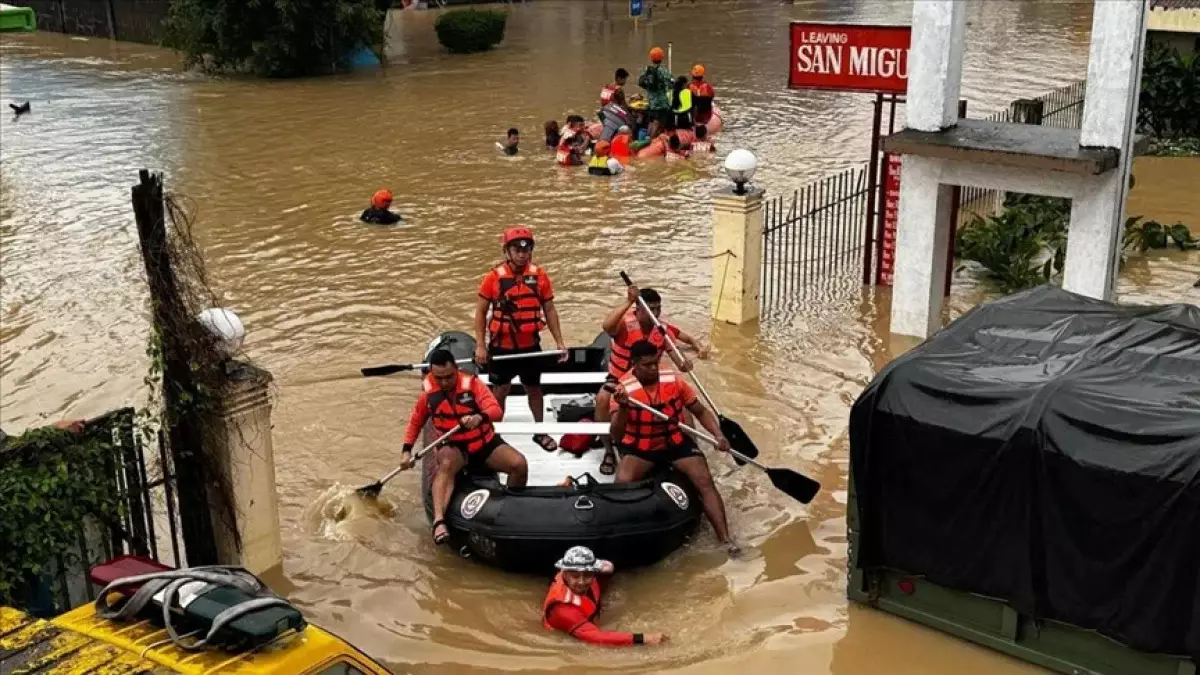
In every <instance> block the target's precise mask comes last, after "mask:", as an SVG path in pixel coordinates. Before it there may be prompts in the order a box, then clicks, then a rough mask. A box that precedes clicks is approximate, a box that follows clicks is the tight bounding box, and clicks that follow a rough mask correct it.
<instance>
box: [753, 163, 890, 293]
mask: <svg viewBox="0 0 1200 675" xmlns="http://www.w3.org/2000/svg"><path fill="white" fill-rule="evenodd" d="M869 189H870V186H869V185H868V183H867V167H866V166H865V165H864V166H862V167H859V168H854V169H847V170H845V171H842V172H841V173H838V174H834V175H832V176H829V177H826V178H822V179H820V180H818V181H815V182H813V183H810V184H809V185H806V186H804V187H802V188H800V189H799V190H796V191H794V192H793V193H792V194H791V196H790V197H788V196H787V195H780V196H779V197H775V198H773V199H770V200H768V201H767V202H766V203H765V204H764V205H763V234H762V236H763V252H762V281H761V284H760V294H759V298H760V300H759V302H760V306H761V307H762V308H763V309H764V310H767V309H772V308H778V307H781V306H783V305H785V304H786V303H787V301H789V300H790V299H792V298H794V297H795V296H796V295H797V293H798V292H799V291H800V290H802V289H803V288H804V287H806V286H808V285H810V284H811V283H812V282H814V281H816V280H818V279H826V278H830V277H833V276H834V275H835V274H839V275H841V273H844V272H849V271H851V270H853V271H854V272H855V274H857V275H861V273H862V265H863V256H864V249H865V248H866V241H865V234H866V233H865V232H864V228H865V227H866V226H867V201H868V200H867V195H868V192H869ZM841 276H843V277H845V278H850V277H849V275H841ZM853 278H854V279H856V280H857V278H858V277H853ZM855 283H856V284H857V281H856V282H855Z"/></svg>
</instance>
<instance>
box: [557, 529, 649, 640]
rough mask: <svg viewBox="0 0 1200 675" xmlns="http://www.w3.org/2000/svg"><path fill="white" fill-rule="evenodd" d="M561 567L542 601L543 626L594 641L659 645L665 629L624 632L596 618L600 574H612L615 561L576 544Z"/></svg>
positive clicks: (598, 603) (561, 562) (561, 561)
mask: <svg viewBox="0 0 1200 675" xmlns="http://www.w3.org/2000/svg"><path fill="white" fill-rule="evenodd" d="M554 566H555V567H557V568H558V569H559V570H561V571H560V572H559V573H558V575H556V576H555V577H554V582H553V583H551V584H550V590H549V591H547V593H546V599H545V601H543V602H542V626H544V627H545V628H546V630H560V631H562V632H564V633H566V634H567V635H570V636H571V637H573V638H576V639H578V640H583V641H584V642H587V643H590V644H594V645H608V646H614V647H616V646H624V645H641V644H646V645H657V644H662V642H663V641H664V640H666V639H667V636H666V635H664V634H662V633H620V632H617V631H606V630H600V629H599V628H598V627H596V624H594V623H592V619H594V618H595V617H596V614H598V613H599V612H600V581H599V580H598V579H597V578H596V575H597V574H605V575H608V574H612V573H613V564H612V563H610V562H609V561H607V560H597V559H596V555H595V554H594V553H592V550H591V549H589V548H587V547H586V546H573V547H571V548H570V549H568V550H567V553H566V555H564V556H563V557H562V559H561V560H559V561H558V562H557V563H555V564H554Z"/></svg>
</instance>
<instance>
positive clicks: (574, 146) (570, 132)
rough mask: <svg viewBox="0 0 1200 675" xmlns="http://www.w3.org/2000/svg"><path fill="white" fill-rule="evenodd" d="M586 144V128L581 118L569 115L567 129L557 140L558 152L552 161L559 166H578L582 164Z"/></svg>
mask: <svg viewBox="0 0 1200 675" xmlns="http://www.w3.org/2000/svg"><path fill="white" fill-rule="evenodd" d="M587 144H588V138H587V126H586V125H585V124H584V121H583V118H582V117H580V116H579V115H570V116H568V117H567V128H566V130H565V131H563V134H562V137H561V138H560V139H559V142H558V152H557V153H556V154H555V157H554V159H555V161H557V162H558V165H559V166H579V165H580V164H583V151H584V149H585V148H586V147H587Z"/></svg>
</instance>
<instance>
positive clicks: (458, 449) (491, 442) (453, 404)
mask: <svg viewBox="0 0 1200 675" xmlns="http://www.w3.org/2000/svg"><path fill="white" fill-rule="evenodd" d="M503 417H504V411H502V410H501V409H500V404H499V403H498V402H497V401H496V398H495V397H494V396H492V392H490V391H488V388H487V385H485V384H484V383H483V382H482V381H480V379H479V378H477V377H475V376H474V375H471V374H470V373H464V372H461V371H459V369H458V364H457V363H455V362H454V355H453V354H451V353H450V352H449V351H447V350H445V349H435V350H434V351H433V353H431V354H430V355H429V374H428V375H426V376H425V380H424V381H423V382H422V383H421V395H420V396H418V397H417V402H416V403H415V404H414V405H413V409H412V414H411V415H410V416H409V419H408V428H407V429H406V430H405V432H404V449H403V450H402V451H401V453H400V463H401V464H403V465H406V466H407V465H411V464H412V449H413V444H414V443H416V442H417V437H418V436H420V434H421V429H422V428H424V426H425V422H426V421H430V420H432V423H433V428H434V430H435V432H436V433H437V434H438V435H439V436H440V435H442V434H444V433H446V432H448V431H450V430H452V429H454V428H455V427H456V426H459V425H461V427H462V429H461V430H460V431H459V432H458V433H455V434H454V435H452V436H450V439H449V440H448V441H447V442H446V444H445V445H443V446H442V447H440V448H437V449H436V450H434V451H433V452H434V453H436V454H435V459H436V460H437V473H436V474H434V476H433V486H432V492H433V495H432V496H433V543H435V544H441V543H443V542H445V541H446V540H447V539H449V538H450V530H449V529H448V528H447V527H446V522H445V517H446V507H447V506H448V505H449V504H450V496H451V495H452V494H453V492H454V477H455V476H457V475H458V472H459V471H462V470H463V468H464V467H468V466H469V467H471V468H472V469H482V468H484V467H487V468H489V469H491V470H493V471H499V472H501V473H505V474H507V475H508V481H507V485H508V487H510V488H518V487H524V485H525V480H526V478H527V477H528V475H529V467H528V465H527V464H526V463H525V456H524V455H522V454H521V453H519V452H517V451H516V450H515V449H513V447H512V446H510V445H508V444H507V443H505V442H504V439H502V438H500V436H499V435H497V434H496V430H495V428H494V427H493V426H492V425H493V424H494V423H496V422H499V421H500V420H501V419H503Z"/></svg>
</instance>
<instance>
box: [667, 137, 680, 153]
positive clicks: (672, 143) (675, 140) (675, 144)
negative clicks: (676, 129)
mask: <svg viewBox="0 0 1200 675" xmlns="http://www.w3.org/2000/svg"><path fill="white" fill-rule="evenodd" d="M667 147H669V148H671V149H672V150H674V151H675V152H679V148H680V147H682V146H681V145H680V144H679V137H678V136H675V135H672V136H671V138H670V140H668V141H667Z"/></svg>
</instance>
